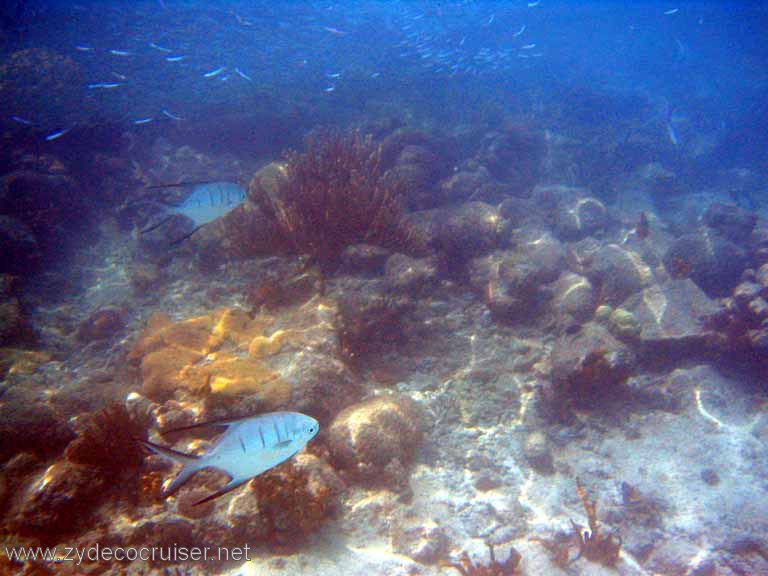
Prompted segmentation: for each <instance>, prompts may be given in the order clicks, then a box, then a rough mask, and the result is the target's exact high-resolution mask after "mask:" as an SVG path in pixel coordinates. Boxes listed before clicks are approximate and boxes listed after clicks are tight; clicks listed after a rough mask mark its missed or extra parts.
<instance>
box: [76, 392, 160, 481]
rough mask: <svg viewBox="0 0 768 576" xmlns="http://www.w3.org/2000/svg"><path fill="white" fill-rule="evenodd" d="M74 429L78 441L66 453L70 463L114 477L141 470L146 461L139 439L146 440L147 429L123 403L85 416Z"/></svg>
mask: <svg viewBox="0 0 768 576" xmlns="http://www.w3.org/2000/svg"><path fill="white" fill-rule="evenodd" d="M75 428H76V433H77V437H76V438H75V439H74V440H72V442H70V443H69V445H68V446H67V448H66V450H65V451H64V457H65V458H66V459H67V460H69V461H70V462H73V463H75V464H81V465H83V466H90V467H93V468H98V469H99V470H102V471H109V472H112V473H119V472H122V471H124V470H127V469H130V468H138V467H139V466H141V463H142V462H143V460H144V458H143V453H142V450H141V445H140V444H139V443H138V442H137V439H145V438H146V437H147V433H146V429H145V427H144V426H142V425H141V423H140V422H137V421H136V420H135V419H133V418H132V417H131V416H130V415H129V414H128V411H127V410H126V409H125V406H124V405H123V404H122V403H118V402H115V403H113V404H111V405H109V406H107V407H105V408H103V409H102V410H100V411H99V412H96V413H93V414H85V415H83V416H82V417H81V418H80V420H78V422H77V424H76V425H75Z"/></svg>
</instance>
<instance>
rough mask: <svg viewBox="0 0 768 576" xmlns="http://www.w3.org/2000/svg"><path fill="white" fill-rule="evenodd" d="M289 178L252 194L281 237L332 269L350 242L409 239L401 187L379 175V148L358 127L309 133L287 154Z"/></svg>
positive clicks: (290, 246) (386, 242)
mask: <svg viewBox="0 0 768 576" xmlns="http://www.w3.org/2000/svg"><path fill="white" fill-rule="evenodd" d="M286 160H287V166H286V173H287V175H288V176H287V179H286V180H285V181H284V182H283V184H282V186H281V187H280V190H279V192H278V193H269V192H267V191H266V190H264V189H261V190H259V191H257V193H256V194H254V195H253V196H255V197H252V200H253V201H254V202H256V203H257V204H258V206H259V208H260V209H261V210H262V211H263V212H264V213H265V214H267V216H268V217H270V218H272V219H273V220H274V221H275V222H277V225H278V230H279V234H280V236H281V237H282V242H283V243H284V244H285V245H286V246H287V247H288V249H289V250H291V251H293V252H295V253H297V254H308V255H310V256H311V257H312V260H313V261H314V262H315V263H317V264H318V265H319V266H320V267H321V269H325V270H327V269H330V268H333V267H334V266H335V265H336V263H337V262H338V259H339V256H340V254H341V251H342V250H343V249H344V248H345V247H346V246H349V245H351V244H357V243H362V242H365V243H369V244H376V245H382V246H387V247H391V246H397V247H400V246H402V245H404V244H406V243H407V242H408V241H409V240H411V239H410V238H409V237H408V234H407V233H406V230H405V226H404V225H403V219H402V214H403V211H402V205H401V203H402V201H401V193H400V192H401V191H400V190H397V189H395V188H394V187H392V186H389V185H387V184H386V183H384V181H383V180H382V179H381V175H382V169H381V148H380V147H379V146H377V145H374V144H373V142H372V140H371V138H370V137H363V136H361V135H360V134H359V133H357V132H353V133H351V134H348V135H346V136H344V135H340V134H337V133H325V134H321V135H319V136H316V137H313V138H310V139H309V141H308V144H307V150H306V152H304V153H299V152H296V151H290V152H288V153H287V155H286Z"/></svg>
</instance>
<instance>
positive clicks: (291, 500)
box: [251, 454, 344, 551]
mask: <svg viewBox="0 0 768 576" xmlns="http://www.w3.org/2000/svg"><path fill="white" fill-rule="evenodd" d="M251 488H252V490H253V492H254V494H255V495H256V497H257V498H258V502H259V512H260V513H261V514H260V515H261V517H262V519H266V520H267V522H268V524H269V534H270V536H269V540H270V541H271V543H272V544H274V545H276V546H278V547H279V548H282V549H284V550H285V551H289V550H292V549H294V548H295V547H296V546H297V545H299V544H301V542H302V541H303V540H304V539H305V538H306V537H307V536H308V535H309V534H311V533H312V532H314V531H315V530H317V528H318V527H319V526H320V525H321V524H322V523H323V522H324V521H325V520H326V519H327V518H328V517H329V516H330V514H331V513H332V512H333V510H334V508H335V506H336V500H337V498H338V496H339V494H340V493H341V492H342V490H343V488H344V486H343V484H342V482H341V480H339V478H338V477H337V476H336V473H335V472H334V471H333V468H331V467H330V466H329V465H328V463H326V462H325V461H324V460H322V459H320V458H318V457H317V456H314V455H312V454H300V455H298V456H296V457H295V458H294V459H293V460H291V461H290V462H286V463H285V464H283V465H281V466H278V467H277V468H274V469H272V470H270V471H269V472H267V473H265V474H263V475H262V476H259V477H258V478H256V479H255V480H254V481H253V482H252V484H251Z"/></svg>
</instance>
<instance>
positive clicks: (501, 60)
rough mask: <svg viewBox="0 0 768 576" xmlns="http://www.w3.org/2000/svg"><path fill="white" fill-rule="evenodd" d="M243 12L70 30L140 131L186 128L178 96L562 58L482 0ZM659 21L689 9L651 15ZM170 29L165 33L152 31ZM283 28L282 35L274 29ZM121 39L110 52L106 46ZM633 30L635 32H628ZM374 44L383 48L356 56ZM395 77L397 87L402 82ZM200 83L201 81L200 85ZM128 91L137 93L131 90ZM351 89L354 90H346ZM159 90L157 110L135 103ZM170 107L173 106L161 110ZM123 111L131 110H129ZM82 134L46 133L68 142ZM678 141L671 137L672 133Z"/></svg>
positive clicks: (101, 90)
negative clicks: (170, 125)
mask: <svg viewBox="0 0 768 576" xmlns="http://www.w3.org/2000/svg"><path fill="white" fill-rule="evenodd" d="M247 9H248V11H249V13H245V12H244V11H245V10H246V8H244V7H242V6H240V7H239V8H238V9H237V10H233V9H228V10H224V9H218V8H210V9H208V10H198V11H197V12H190V11H187V10H185V9H183V8H181V7H178V6H176V7H174V6H172V5H170V4H164V3H163V4H159V5H155V6H154V11H153V12H151V13H148V12H146V11H147V10H149V8H147V7H143V8H138V7H136V8H125V9H121V8H117V7H115V6H110V7H109V8H105V10H107V11H108V12H107V14H98V13H96V10H95V9H94V10H93V12H94V14H93V15H92V18H93V25H92V28H93V30H92V32H93V34H90V35H88V34H87V27H83V28H82V29H77V28H75V27H72V32H71V33H72V35H73V36H74V35H75V34H78V35H81V36H74V37H73V40H74V41H72V43H71V44H70V45H71V47H72V48H71V50H72V52H73V54H72V57H73V58H76V59H77V60H78V64H79V65H80V66H82V67H83V68H84V69H85V70H86V72H87V71H89V70H92V71H93V72H92V74H93V75H94V77H92V78H91V80H90V81H88V82H87V83H85V84H84V86H83V87H84V89H85V92H86V96H84V97H87V98H92V99H93V98H97V99H99V103H100V104H102V105H103V106H105V107H111V108H113V109H120V110H121V111H122V110H125V112H124V114H125V115H130V114H131V113H132V112H131V111H132V110H138V112H139V113H138V114H136V113H135V112H134V113H133V114H134V116H133V117H125V118H123V121H124V122H126V123H130V124H133V125H135V126H144V125H147V124H150V123H152V122H154V121H157V120H162V119H166V121H167V120H171V121H174V122H179V121H182V120H183V119H184V118H185V117H186V116H189V115H192V113H191V112H190V111H189V110H188V109H186V110H185V109H183V108H182V109H178V108H179V107H180V106H179V98H180V95H179V91H184V92H185V93H187V94H192V95H200V98H201V99H202V100H204V102H202V103H205V102H209V101H212V100H225V101H226V100H227V98H230V99H233V98H234V99H236V98H238V97H242V96H243V95H244V94H247V93H248V91H254V90H261V91H265V92H269V91H270V90H278V89H279V88H280V87H285V86H287V85H294V84H295V83H296V82H298V81H301V82H302V83H303V84H302V85H303V86H305V87H306V88H307V89H309V90H310V91H311V90H312V85H314V89H315V90H316V91H317V93H318V94H323V93H325V94H327V95H329V96H327V97H335V96H334V95H335V94H338V93H340V92H343V91H344V90H345V88H348V87H349V86H355V85H356V84H359V82H361V81H366V82H378V81H380V80H382V79H390V78H392V75H397V74H422V75H423V74H429V75H433V76H435V77H438V78H443V79H448V80H451V81H456V82H459V83H461V82H465V81H468V80H470V79H472V78H476V77H485V76H491V75H496V76H498V75H509V77H510V78H514V77H515V76H516V75H518V74H521V73H524V72H525V71H527V70H530V69H531V67H535V66H537V64H538V62H542V61H545V60H546V56H547V55H549V54H550V53H551V52H552V51H557V50H558V45H557V42H547V41H546V40H547V38H545V37H543V35H544V34H545V30H546V25H545V24H546V17H547V3H546V2H544V1H541V0H536V1H531V2H519V3H517V2H516V3H512V2H510V3H504V4H494V3H482V4H481V3H478V2H474V1H472V0H461V1H458V2H454V3H446V4H430V3H426V4H425V3H415V2H407V1H405V0H395V1H393V2H388V3H386V7H382V8H377V7H376V5H375V4H373V5H372V4H370V3H362V4H359V5H358V4H349V5H334V4H322V3H321V4H318V5H314V4H311V3H310V4H306V5H302V7H299V5H296V6H294V7H292V6H290V5H281V6H279V7H278V6H276V5H270V4H269V3H261V2H255V3H254V4H253V6H249V7H248V8H247ZM648 10H649V11H655V13H656V14H657V15H658V17H659V18H661V19H665V18H667V17H670V16H676V17H680V16H682V15H684V14H685V10H682V11H681V9H679V8H675V7H671V8H668V9H666V10H660V9H658V8H655V9H654V8H653V7H652V5H649V7H648ZM158 20H160V21H162V22H163V26H162V27H161V28H156V27H153V26H151V25H147V24H146V23H147V22H153V23H156V22H157V21H158ZM275 22H277V26H275ZM105 26H106V28H107V30H113V31H114V33H113V34H112V35H113V36H114V38H115V40H116V41H115V43H114V44H113V45H105V41H106V40H105V38H108V37H109V34H101V33H102V32H103V28H104V27H105ZM632 29H634V27H633V28H632ZM372 34H373V35H375V42H376V47H377V48H376V49H375V50H370V51H366V50H360V49H359V47H360V46H361V45H362V46H367V45H369V44H370V42H369V38H370V36H371V35H372ZM394 79H395V80H396V78H394ZM200 82H203V83H205V84H204V85H202V84H200ZM126 91H130V92H131V94H130V96H125V95H124V93H125V92H126ZM348 92H349V90H347V93H348ZM141 93H152V95H153V98H152V101H153V103H152V104H147V105H146V106H142V105H141V102H139V101H136V100H137V99H139V98H140V97H141ZM163 100H165V105H164V106H163V105H160V106H158V105H157V102H158V101H160V102H162V101H163ZM126 102H131V103H132V105H130V106H126ZM16 112H17V113H16V114H15V115H13V116H12V117H11V119H12V120H13V121H14V122H17V123H19V124H23V125H27V126H30V128H31V129H38V128H39V127H40V126H42V125H43V122H40V121H38V119H36V118H34V117H31V116H30V115H28V114H27V113H25V111H24V110H17V111H16ZM73 127H74V126H72V125H70V126H66V127H60V128H59V129H58V130H54V131H53V132H51V133H49V134H47V135H43V138H44V139H45V140H47V141H53V140H57V139H58V138H61V137H63V136H65V135H66V134H67V133H68V132H69V131H70V130H72V128H73ZM670 138H673V136H672V135H671V134H670Z"/></svg>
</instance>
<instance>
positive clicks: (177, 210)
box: [141, 182, 246, 244]
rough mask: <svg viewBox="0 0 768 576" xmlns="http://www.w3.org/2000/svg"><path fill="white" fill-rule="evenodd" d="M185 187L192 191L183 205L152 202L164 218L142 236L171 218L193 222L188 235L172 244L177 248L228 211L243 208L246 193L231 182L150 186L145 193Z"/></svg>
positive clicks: (143, 231)
mask: <svg viewBox="0 0 768 576" xmlns="http://www.w3.org/2000/svg"><path fill="white" fill-rule="evenodd" d="M187 185H189V186H192V187H193V188H192V192H191V193H190V194H189V196H187V198H186V199H185V200H184V202H182V203H181V204H179V205H178V206H176V205H169V204H165V203H164V202H162V201H159V200H155V202H157V203H159V204H163V205H165V206H166V215H165V217H163V218H162V219H160V220H159V221H157V222H155V223H154V224H152V225H151V226H149V227H148V228H146V229H144V230H142V231H141V233H142V234H146V233H147V232H151V231H152V230H155V229H157V228H159V227H160V226H162V225H163V224H165V223H166V222H169V221H170V220H171V218H172V217H173V216H174V215H176V214H181V215H182V216H186V217H187V218H189V219H190V220H192V222H193V223H194V228H193V229H192V231H191V232H189V233H187V234H184V235H183V236H182V237H181V238H177V239H176V240H174V241H173V242H172V244H178V243H180V242H183V241H184V240H186V239H187V238H189V237H190V236H192V234H194V233H195V232H197V231H198V230H200V228H202V227H203V226H205V225H206V224H209V223H211V222H213V221H214V220H216V219H218V218H221V217H222V216H225V215H226V214H228V213H229V212H230V211H232V210H234V209H235V208H237V207H238V206H239V205H240V204H242V202H243V201H244V200H245V196H246V194H245V189H244V188H243V187H242V186H240V185H239V184H236V183H234V182H197V183H195V182H190V183H189V184H185V183H179V184H159V185H155V186H149V187H148V189H152V190H154V189H157V188H182V187H185V186H187Z"/></svg>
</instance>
